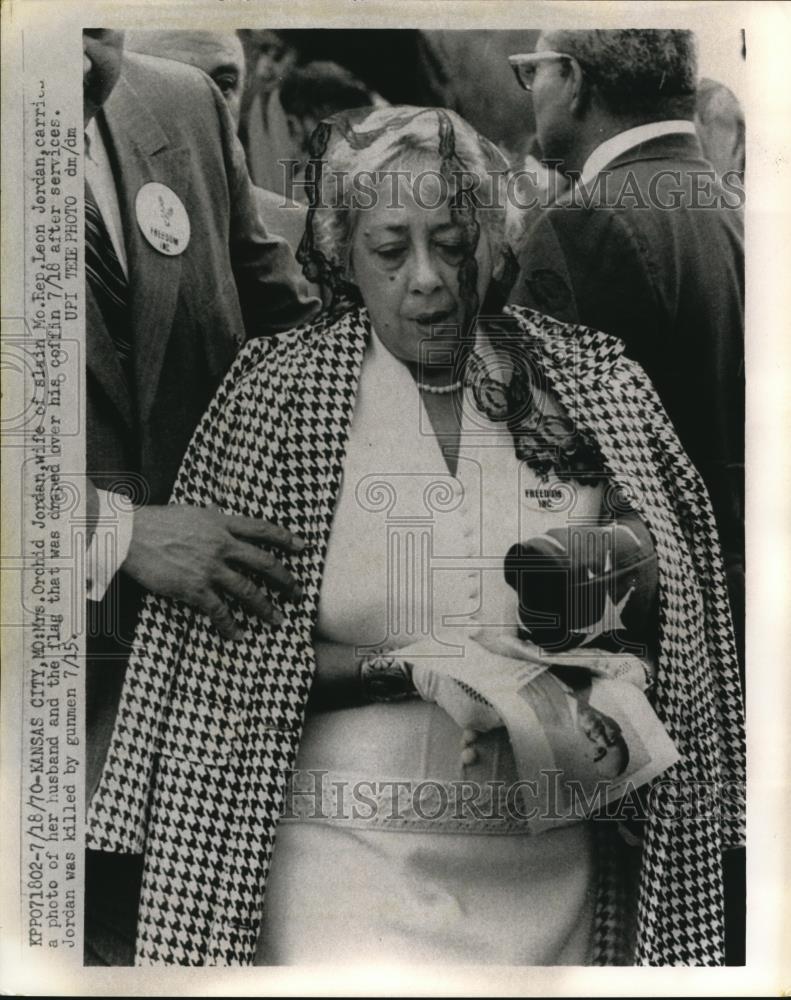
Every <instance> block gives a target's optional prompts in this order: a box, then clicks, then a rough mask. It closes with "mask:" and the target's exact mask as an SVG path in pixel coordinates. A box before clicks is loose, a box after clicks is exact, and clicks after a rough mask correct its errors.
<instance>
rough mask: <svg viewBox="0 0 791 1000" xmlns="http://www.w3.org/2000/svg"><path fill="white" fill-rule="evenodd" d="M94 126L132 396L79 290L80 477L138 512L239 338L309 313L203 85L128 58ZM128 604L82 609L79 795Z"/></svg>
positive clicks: (122, 595)
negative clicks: (171, 195) (119, 268)
mask: <svg viewBox="0 0 791 1000" xmlns="http://www.w3.org/2000/svg"><path fill="white" fill-rule="evenodd" d="M98 124H99V127H100V128H101V129H102V130H103V137H104V139H105V143H106V145H107V148H108V152H109V155H110V158H111V162H112V164H113V171H114V175H115V179H116V190H117V193H118V201H119V207H120V211H121V218H122V222H123V233H124V241H125V244H126V252H127V260H128V272H129V296H130V304H129V309H130V314H131V325H132V340H133V353H134V372H133V378H132V387H131V391H130V390H129V388H128V387H127V384H126V383H125V380H124V378H123V376H122V372H121V368H120V365H119V362H118V357H117V353H116V349H115V346H114V344H113V341H112V338H111V337H110V333H109V331H108V330H107V329H106V326H105V322H104V318H103V316H102V313H101V311H100V310H99V308H98V306H97V304H96V302H95V300H94V297H93V295H92V293H91V289H90V287H86V310H87V312H86V315H87V320H86V328H87V329H86V337H87V449H86V458H87V462H86V465H87V474H88V476H89V477H90V478H91V479H92V480H93V481H94V483H95V484H96V485H97V486H100V487H103V488H109V489H118V488H119V487H121V486H122V485H123V484H126V485H127V486H128V487H129V488H130V489H131V490H132V493H133V495H134V496H135V498H136V499H137V500H138V502H144V503H160V504H161V503H166V502H167V501H168V498H169V496H170V492H171V488H172V486H173V482H174V480H175V477H176V472H177V470H178V467H179V464H180V462H181V459H182V456H183V454H184V452H185V450H186V447H187V444H188V443H189V440H190V437H191V435H192V432H193V431H194V429H195V427H196V426H197V424H198V421H199V420H200V418H201V416H202V415H203V413H204V411H205V410H206V408H207V406H208V404H209V401H210V400H211V398H212V396H213V394H214V392H215V390H216V388H217V386H218V385H219V383H220V381H221V379H222V377H223V376H224V374H225V372H226V371H227V370H228V368H229V367H230V365H231V362H232V361H233V358H234V357H235V355H236V353H237V351H238V349H239V348H240V346H241V345H242V343H243V342H244V341H245V339H246V338H247V337H253V336H257V335H266V334H271V333H274V332H279V331H283V330H287V329H289V328H290V327H292V326H296V325H298V324H299V323H301V322H304V321H305V320H306V319H308V318H309V317H310V316H311V315H312V314H313V313H314V312H315V310H316V307H317V305H318V303H317V301H316V300H315V299H311V298H309V297H308V296H307V295H304V294H302V293H301V292H300V291H299V290H298V289H299V288H300V287H303V288H304V284H303V285H300V283H301V282H302V280H303V279H302V278H301V274H300V272H299V270H298V268H297V265H296V261H295V260H294V258H293V254H292V253H291V250H290V249H289V247H288V245H287V244H286V242H285V241H284V240H282V239H281V238H279V237H270V236H269V235H268V234H267V232H266V230H265V228H264V226H263V223H262V222H261V220H260V217H259V213H258V209H257V206H256V201H255V195H254V193H253V189H252V185H251V182H250V180H249V177H248V174H247V169H246V166H245V160H244V153H243V150H242V148H241V145H240V144H239V142H238V140H237V139H236V136H235V133H234V127H233V123H232V121H231V118H230V116H229V114H228V111H227V108H226V106H225V103H224V101H223V100H222V96H221V95H220V93H219V91H218V90H217V88H216V87H214V85H213V84H212V83H211V81H210V80H209V78H208V77H207V76H206V75H205V74H203V73H202V72H200V71H199V70H196V69H194V68H192V67H189V66H184V65H182V64H179V63H174V62H171V61H169V60H162V59H155V58H152V57H147V56H140V55H127V56H125V57H124V65H123V71H122V75H121V77H120V79H119V81H118V83H117V85H116V87H115V88H114V90H113V92H112V93H111V95H110V97H109V98H108V100H107V102H106V104H105V105H104V107H103V109H102V111H101V112H100V116H99V121H98ZM150 181H157V182H159V183H161V184H165V185H167V187H169V188H170V189H171V190H172V191H173V192H175V194H176V195H177V196H178V198H179V199H180V200H181V202H182V204H183V205H184V207H185V209H186V212H187V215H188V217H189V222H190V230H191V233H190V240H189V244H188V246H187V248H186V250H185V251H184V252H183V253H182V254H180V255H178V256H166V255H163V254H161V253H159V252H158V251H157V250H156V249H154V247H152V246H151V245H150V244H149V243H148V241H147V240H146V239H145V237H144V236H143V233H142V232H141V230H140V227H139V226H138V224H137V220H136V214H135V198H136V196H137V193H138V191H139V190H140V188H141V187H142V186H143V185H144V184H146V183H148V182H150ZM139 596H140V595H139V593H138V591H137V589H136V587H135V586H134V585H133V584H131V583H130V581H128V580H125V579H124V578H123V575H122V574H118V575H117V577H116V579H115V580H114V582H113V585H112V586H111V587H110V589H109V591H108V594H107V596H106V597H105V600H104V601H102V602H99V603H93V602H89V608H88V615H89V645H88V652H89V678H88V742H89V765H88V772H89V773H88V784H89V790H90V789H91V788H92V787H93V785H94V783H95V780H96V778H97V776H98V775H97V772H98V767H99V766H100V764H101V761H102V760H103V758H104V753H105V750H106V745H107V739H108V738H109V732H110V729H111V727H112V721H113V718H114V714H115V706H116V702H117V697H118V693H119V691H120V683H121V680H122V676H123V665H124V661H125V659H126V657H127V655H128V652H129V644H130V641H131V636H132V633H133V630H134V622H135V620H136V617H137V612H138V608H139ZM108 660H109V661H110V662H107V661H108Z"/></svg>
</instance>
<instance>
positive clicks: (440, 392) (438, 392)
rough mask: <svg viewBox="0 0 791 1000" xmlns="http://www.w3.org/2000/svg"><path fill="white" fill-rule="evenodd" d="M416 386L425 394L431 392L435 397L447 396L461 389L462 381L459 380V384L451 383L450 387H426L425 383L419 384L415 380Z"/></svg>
mask: <svg viewBox="0 0 791 1000" xmlns="http://www.w3.org/2000/svg"><path fill="white" fill-rule="evenodd" d="M415 385H416V386H417V387H418V389H421V390H422V391H423V392H431V393H434V395H435V396H447V395H448V393H450V392H455V391H456V390H457V389H461V387H462V379H459V380H458V382H451V383H450V385H426V383H425V382H418V381H417V379H415Z"/></svg>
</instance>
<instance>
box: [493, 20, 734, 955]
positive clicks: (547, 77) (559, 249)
mask: <svg viewBox="0 0 791 1000" xmlns="http://www.w3.org/2000/svg"><path fill="white" fill-rule="evenodd" d="M510 61H511V64H512V67H513V69H514V71H515V73H516V76H517V80H518V81H519V82H520V84H521V85H522V87H523V88H524V89H525V90H528V91H530V92H531V94H532V99H533V112H534V114H535V120H536V130H537V136H538V141H539V143H540V145H541V150H542V153H543V155H544V158H545V160H547V161H552V162H553V164H554V165H555V166H556V167H557V168H558V169H559V170H560V171H561V172H562V173H563V174H564V175H565V176H566V177H567V178H568V179H570V180H571V182H572V186H571V188H570V190H569V192H568V193H567V194H565V195H563V196H561V197H560V198H559V199H558V200H557V201H556V202H555V204H553V205H551V206H550V207H548V208H547V209H546V210H544V211H542V212H540V213H538V215H537V216H535V215H534V216H533V217H532V218H531V224H530V226H529V228H528V229H527V232H526V233H525V234H524V236H523V237H522V241H521V245H520V247H519V262H520V275H519V278H518V280H517V283H516V285H515V288H514V291H513V294H512V299H511V301H512V302H515V303H518V304H521V305H528V306H531V307H533V308H535V309H538V310H540V311H542V312H547V313H550V314H551V315H554V316H556V317H558V318H560V319H566V320H571V321H575V320H576V321H578V322H580V323H583V324H585V325H587V326H591V327H594V328H596V329H599V330H603V331H604V332H606V333H610V334H613V335H614V336H616V337H619V338H620V339H621V340H622V341H623V342H624V344H625V345H626V352H627V354H628V355H630V356H631V357H632V358H634V359H635V360H636V361H638V362H639V363H640V364H641V365H642V367H643V368H644V369H645V371H646V372H647V373H648V375H649V377H650V378H651V380H652V382H653V383H654V385H655V387H656V389H657V392H658V393H659V396H660V397H661V399H662V402H663V403H664V405H665V408H666V410H667V412H668V414H669V416H670V418H671V420H672V421H673V423H674V425H675V429H676V431H677V433H678V436H679V438H680V440H681V442H682V444H683V445H684V447H685V448H686V450H687V453H688V454H689V456H690V458H691V459H692V461H693V462H694V463H695V465H696V466H697V468H698V470H699V471H700V473H701V475H702V476H703V479H704V481H705V482H706V485H707V487H708V490H709V493H710V496H711V499H712V504H713V507H714V512H715V516H716V518H717V523H718V527H719V532H720V538H721V541H722V545H723V551H724V556H725V562H726V569H727V572H728V583H729V590H730V597H731V603H732V607H733V612H734V623H735V627H736V633H737V640H738V642H739V646H740V651H741V647H742V642H743V630H744V513H743V512H744V246H743V217H742V212H741V211H740V209H741V205H742V196H741V186H740V183H739V179H738V177H737V176H735V175H734V176H728V175H727V174H726V175H725V176H723V177H722V178H721V181H722V183H720V181H719V180H718V179H716V177H715V171H714V170H713V169H712V167H711V164H710V163H708V162H707V161H706V160H705V159H704V157H703V154H702V151H701V146H700V143H699V141H698V137H697V136H696V134H695V126H694V124H693V121H694V117H695V111H696V79H697V66H696V52H695V39H694V35H693V33H692V32H689V31H677V30H637V29H634V30H620V31H615V30H613V31H554V32H546V33H543V34H542V35H540V36H539V39H538V41H537V43H536V49H535V52H533V53H529V54H526V55H518V56H512V57H511V59H510ZM638 485H639V484H638ZM742 946H743V942H742Z"/></svg>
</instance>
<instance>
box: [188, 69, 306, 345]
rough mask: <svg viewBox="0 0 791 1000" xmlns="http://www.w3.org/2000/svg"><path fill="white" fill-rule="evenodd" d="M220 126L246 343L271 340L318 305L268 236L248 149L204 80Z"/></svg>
mask: <svg viewBox="0 0 791 1000" xmlns="http://www.w3.org/2000/svg"><path fill="white" fill-rule="evenodd" d="M206 83H207V86H208V87H210V88H211V92H212V97H213V99H214V103H215V106H216V109H217V115H218V117H219V121H220V132H221V138H222V144H223V156H224V160H225V169H226V172H227V175H228V190H229V194H230V200H231V204H230V210H231V211H230V233H229V249H230V254H231V264H232V267H233V272H234V277H235V278H236V287H237V289H238V292H239V302H240V304H241V307H242V316H243V319H244V325H245V330H246V332H247V337H248V338H251V337H260V336H269V335H271V334H273V333H281V332H283V331H285V330H290V329H292V328H293V327H296V326H301V325H302V324H304V323H307V322H309V321H310V320H311V319H312V318H313V317H314V316H315V315H316V313H317V312H318V310H319V307H320V302H319V300H318V299H317V298H315V297H314V296H312V295H310V294H309V292H308V290H307V287H306V282H305V278H304V276H303V274H302V271H301V270H300V268H299V265H298V264H297V261H296V258H295V257H294V254H293V252H292V250H291V247H290V246H289V245H288V243H287V242H286V241H285V240H284V239H283V238H282V237H280V236H275V235H273V234H270V233H268V232H267V230H266V226H265V225H264V222H263V219H262V218H261V214H260V211H259V205H258V200H257V199H256V197H255V192H254V188H253V184H252V181H251V180H250V175H249V173H248V170H247V163H246V160H245V155H244V149H243V148H242V144H241V143H240V142H239V139H238V137H237V135H236V132H235V129H234V123H233V120H232V119H231V116H230V113H229V112H228V109H227V107H226V105H225V101H224V100H223V97H222V94H221V93H220V91H219V90H218V89H217V87H215V85H214V84H213V83H212V82H211V80H210V79H209V78H208V77H207V78H206Z"/></svg>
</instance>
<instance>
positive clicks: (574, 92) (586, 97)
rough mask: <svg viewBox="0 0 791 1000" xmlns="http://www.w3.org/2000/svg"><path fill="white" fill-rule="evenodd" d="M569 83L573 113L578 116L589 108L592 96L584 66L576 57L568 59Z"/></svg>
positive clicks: (570, 106) (570, 105)
mask: <svg viewBox="0 0 791 1000" xmlns="http://www.w3.org/2000/svg"><path fill="white" fill-rule="evenodd" d="M567 65H568V70H569V77H568V85H569V87H570V89H571V102H570V104H569V108H570V109H571V113H572V114H573V115H575V116H577V117H579V116H580V115H581V114H583V112H584V111H586V110H587V107H588V104H589V103H590V98H591V87H590V83H589V82H588V81H587V80H586V79H585V74H584V73H583V71H582V67H581V66H580V64H579V63H578V62H577V60H576V59H573V58H572V59H569V60H568V64H567Z"/></svg>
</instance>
